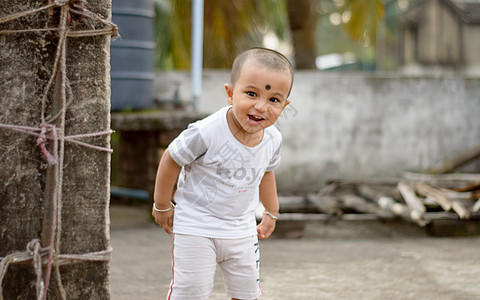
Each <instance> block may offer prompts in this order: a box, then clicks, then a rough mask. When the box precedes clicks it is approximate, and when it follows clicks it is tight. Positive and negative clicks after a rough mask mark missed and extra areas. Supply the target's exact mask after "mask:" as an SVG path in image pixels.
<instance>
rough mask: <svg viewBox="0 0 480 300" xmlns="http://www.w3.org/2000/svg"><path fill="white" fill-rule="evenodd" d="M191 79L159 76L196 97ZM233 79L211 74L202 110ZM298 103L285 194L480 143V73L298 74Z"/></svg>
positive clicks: (389, 170)
mask: <svg viewBox="0 0 480 300" xmlns="http://www.w3.org/2000/svg"><path fill="white" fill-rule="evenodd" d="M189 76H190V75H189V73H162V74H158V76H157V84H156V88H157V92H158V93H162V97H160V96H159V98H163V99H168V98H169V97H170V98H171V95H173V92H174V89H173V87H174V86H175V82H176V84H178V85H179V86H180V88H179V90H178V92H179V97H180V99H184V100H185V99H190V98H191V92H190V80H189ZM228 78H229V75H228V73H227V72H225V71H222V72H220V71H206V72H205V75H204V77H203V92H202V97H201V99H200V101H199V103H198V108H199V110H200V111H201V112H206V113H209V112H213V111H215V110H216V109H218V108H220V107H222V106H224V105H226V98H225V91H224V89H223V85H224V83H225V82H227V81H228ZM169 95H170V96H169ZM291 100H292V103H291V105H290V106H289V107H287V109H286V110H285V111H284V114H283V115H282V116H281V117H280V118H279V121H278V124H277V125H278V127H279V128H280V130H281V131H282V134H283V138H284V143H283V155H282V164H281V166H280V167H279V169H278V170H277V172H276V174H277V180H278V188H279V190H280V191H281V192H300V191H317V190H318V189H319V188H320V187H321V185H323V184H324V182H325V180H327V179H329V178H333V177H343V178H352V177H380V176H396V175H398V174H399V172H401V171H405V170H412V171H420V170H426V169H429V168H432V167H438V166H439V164H440V163H441V162H442V161H443V160H444V159H447V158H449V157H451V156H453V155H456V154H458V153H460V152H462V151H464V150H466V149H468V148H471V147H473V146H475V145H477V144H479V143H480V118H479V117H478V116H479V115H480V78H467V77H455V76H447V75H445V76H443V77H429V78H419V77H401V76H399V75H395V74H384V75H380V74H378V75H374V74H347V73H344V74H340V73H320V72H296V77H295V84H294V88H293V90H292V94H291ZM476 171H479V170H478V169H477V170H476Z"/></svg>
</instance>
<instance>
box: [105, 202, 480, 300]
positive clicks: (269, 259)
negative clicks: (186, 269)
mask: <svg viewBox="0 0 480 300" xmlns="http://www.w3.org/2000/svg"><path fill="white" fill-rule="evenodd" d="M111 217H112V226H111V244H112V247H113V250H114V252H113V258H112V262H111V281H110V282H111V298H112V299H113V300H127V299H128V300H142V299H165V295H166V293H167V290H168V285H169V282H170V275H171V265H170V264H171V236H169V235H167V234H166V233H164V232H163V229H162V228H160V227H158V226H156V225H155V224H154V223H153V222H152V221H151V219H150V212H149V208H148V207H145V206H120V205H113V206H112V208H111ZM279 222H281V221H279ZM287 225H288V226H287ZM293 225H294V226H292V224H286V223H284V224H282V223H279V225H278V227H279V232H278V233H277V235H278V234H280V233H282V231H283V232H284V231H285V230H286V229H285V228H284V227H287V229H288V228H292V227H296V229H294V230H293V229H292V231H291V233H292V234H291V236H294V235H296V236H303V237H302V238H296V239H293V238H290V239H285V238H275V237H273V238H271V239H268V240H264V241H261V244H260V251H261V267H260V272H261V273H260V277H261V285H262V289H263V292H264V295H263V296H262V297H261V299H272V300H281V299H289V300H291V299H355V300H358V299H368V300H373V299H379V300H384V299H388V300H396V299H399V300H400V299H401V300H406V299H415V300H417V299H435V300H453V299H455V300H457V299H480V236H474V237H461V238H438V237H437V238H436V237H430V236H428V235H426V234H425V231H424V230H423V229H420V228H418V227H416V226H413V225H408V224H381V223H380V222H378V221H336V222H330V223H326V222H309V223H307V224H305V226H299V224H296V225H295V224H293ZM210 299H213V300H216V299H227V297H226V296H225V294H224V291H223V284H222V278H221V274H220V272H219V271H217V275H216V278H215V287H214V291H213V293H212V295H211V297H210Z"/></svg>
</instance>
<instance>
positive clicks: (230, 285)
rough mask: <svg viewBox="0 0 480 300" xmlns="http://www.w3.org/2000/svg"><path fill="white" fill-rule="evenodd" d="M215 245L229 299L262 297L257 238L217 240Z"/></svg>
mask: <svg viewBox="0 0 480 300" xmlns="http://www.w3.org/2000/svg"><path fill="white" fill-rule="evenodd" d="M215 243H216V244H217V251H218V263H219V265H220V268H221V269H222V274H223V280H224V283H225V290H226V292H227V295H228V297H230V298H233V299H249V300H252V299H256V298H258V297H259V296H261V295H262V290H261V288H260V276H259V264H260V250H259V247H258V238H257V236H252V237H248V238H244V239H234V240H226V239H221V240H220V239H215Z"/></svg>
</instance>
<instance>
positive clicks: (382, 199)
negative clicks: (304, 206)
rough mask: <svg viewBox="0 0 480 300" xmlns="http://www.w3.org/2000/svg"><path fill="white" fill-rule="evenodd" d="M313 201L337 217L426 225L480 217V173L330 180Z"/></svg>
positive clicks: (408, 174)
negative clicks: (368, 216)
mask: <svg viewBox="0 0 480 300" xmlns="http://www.w3.org/2000/svg"><path fill="white" fill-rule="evenodd" d="M309 200H310V201H311V202H312V203H313V204H314V205H315V207H317V208H318V210H319V211H321V212H323V213H325V214H329V215H333V216H338V217H342V216H343V215H344V214H345V213H349V214H352V213H357V214H376V215H377V217H378V218H380V219H393V218H401V219H404V220H407V221H409V222H414V223H416V224H418V225H419V226H422V227H423V226H426V225H427V224H429V223H430V222H431V221H432V220H440V219H452V220H454V219H457V220H469V219H480V174H437V175H428V174H418V173H404V174H402V177H401V178H391V179H385V178H382V179H361V180H345V179H341V180H330V181H329V182H328V183H327V185H326V186H325V187H324V188H323V189H322V190H320V192H319V193H318V194H317V195H316V197H309Z"/></svg>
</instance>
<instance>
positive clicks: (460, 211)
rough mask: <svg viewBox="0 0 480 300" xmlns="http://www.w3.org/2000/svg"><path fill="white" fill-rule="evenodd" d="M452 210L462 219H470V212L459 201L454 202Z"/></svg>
mask: <svg viewBox="0 0 480 300" xmlns="http://www.w3.org/2000/svg"><path fill="white" fill-rule="evenodd" d="M452 209H453V211H454V212H455V213H456V214H457V215H458V216H459V217H460V219H470V212H469V211H468V209H466V208H465V206H464V205H463V204H462V203H460V202H459V201H452Z"/></svg>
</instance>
